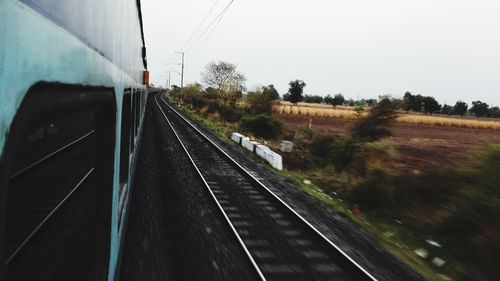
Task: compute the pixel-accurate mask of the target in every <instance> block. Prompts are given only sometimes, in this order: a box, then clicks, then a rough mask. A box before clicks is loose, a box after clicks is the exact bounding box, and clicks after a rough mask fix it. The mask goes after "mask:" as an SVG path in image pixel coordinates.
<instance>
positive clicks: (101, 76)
mask: <svg viewBox="0 0 500 281" xmlns="http://www.w3.org/2000/svg"><path fill="white" fill-rule="evenodd" d="M144 46H145V45H144V39H143V32H142V19H141V12H140V2H139V1H136V0H128V1H119V0H113V1H102V2H101V1H92V0H68V1H56V0H22V1H17V0H0V109H1V110H0V159H2V162H3V156H4V154H5V149H6V144H7V143H8V140H9V135H10V132H11V131H12V124H13V121H14V120H15V118H16V114H17V113H18V110H19V109H20V107H21V106H22V103H23V101H24V100H25V97H26V95H27V93H28V92H29V91H30V89H31V88H32V87H33V86H34V85H37V84H39V83H40V82H43V83H47V84H49V85H50V84H51V83H53V84H54V85H59V84H62V85H79V86H82V87H91V88H92V87H101V88H106V89H109V90H110V91H112V92H113V94H114V100H115V108H116V112H115V113H114V114H115V116H116V117H115V120H116V121H115V124H114V125H115V126H114V134H113V136H114V144H115V145H114V160H113V162H114V165H113V171H114V173H113V194H112V214H111V225H110V226H109V227H110V228H111V230H110V232H111V237H110V240H111V242H110V245H111V247H110V261H109V276H108V280H114V279H115V271H116V266H117V262H118V256H119V251H120V243H121V236H122V228H123V227H124V223H123V222H124V221H125V219H126V211H127V205H128V201H129V194H130V189H131V188H132V186H131V184H130V183H131V181H132V177H133V171H134V166H135V165H136V158H137V153H135V152H137V149H136V147H137V146H138V144H139V143H140V135H141V130H142V117H143V113H144V110H145V105H146V102H145V99H146V90H147V89H146V87H145V86H144V85H143V81H142V80H143V72H144V71H145V69H146V67H147V65H146V58H145V48H144ZM127 93H129V94H130V96H131V97H132V98H131V101H129V102H130V104H127V105H126V106H128V107H130V108H132V112H129V113H131V114H134V116H135V117H134V118H132V119H133V120H134V121H133V122H132V123H131V124H126V125H127V126H133V127H134V128H133V129H132V130H130V133H132V134H133V138H132V140H131V142H132V144H131V145H130V144H128V145H130V150H129V153H127V155H126V157H130V158H129V160H128V162H127V163H128V172H127V175H126V180H125V181H124V180H121V179H120V174H119V172H118V171H120V170H122V169H123V168H122V167H121V166H122V165H123V163H122V162H123V161H121V159H122V158H123V157H124V155H123V150H122V149H121V147H120V145H121V143H123V142H122V130H124V126H125V125H124V124H122V120H123V118H122V111H123V108H125V107H126V106H125V105H124V95H125V94H127ZM134 111H135V112H138V113H135V112H134ZM125 129H127V130H129V129H128V128H125ZM129 143H130V142H129ZM0 164H2V167H3V168H5V167H4V166H5V163H0ZM4 176H5V175H4ZM123 182H126V184H125V185H126V188H123V186H124V183H123ZM0 188H3V187H2V186H1V185H0ZM2 192H3V193H1V194H0V195H6V191H2ZM0 204H1V202H0ZM2 208H4V207H2ZM120 208H122V209H120ZM2 211H5V209H4V210H0V214H1V212H2ZM0 223H1V224H4V223H5V222H4V221H3V220H2V221H1V222H0ZM2 229H3V228H0V231H2ZM0 237H2V235H0ZM4 258H6V257H4ZM0 278H1V276H0Z"/></svg>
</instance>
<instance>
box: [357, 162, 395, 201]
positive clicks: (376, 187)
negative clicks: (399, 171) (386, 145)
mask: <svg viewBox="0 0 500 281" xmlns="http://www.w3.org/2000/svg"><path fill="white" fill-rule="evenodd" d="M391 179H392V176H391V173H390V170H389V169H388V168H387V167H386V166H384V165H383V164H382V163H369V164H368V165H367V170H366V177H365V178H364V179H363V180H362V181H361V182H360V183H359V184H357V185H356V186H355V187H354V188H353V189H352V190H351V191H350V192H349V194H348V199H349V201H351V202H353V203H357V204H359V205H360V206H361V207H363V208H366V209H368V210H374V209H377V208H379V207H380V206H386V205H391V204H392V196H393V193H394V192H393V185H392V182H391Z"/></svg>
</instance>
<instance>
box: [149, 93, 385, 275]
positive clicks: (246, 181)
mask: <svg viewBox="0 0 500 281" xmlns="http://www.w3.org/2000/svg"><path fill="white" fill-rule="evenodd" d="M156 103H157V106H158V109H159V110H160V111H161V113H162V114H163V116H164V118H165V121H166V122H167V123H168V125H169V126H170V128H171V129H172V131H173V132H174V134H175V135H176V137H177V139H178V141H179V143H180V144H181V146H182V147H183V150H184V151H185V153H186V154H187V156H188V157H189V159H190V160H191V163H192V165H193V167H194V169H196V171H197V173H198V174H199V175H200V177H201V179H202V180H203V182H204V183H205V185H206V187H207V190H208V192H209V193H210V195H211V196H212V198H213V199H214V201H215V204H216V205H217V207H218V208H219V209H220V211H221V213H222V215H223V216H224V218H225V220H226V221H227V222H228V225H229V227H230V228H231V230H232V231H233V232H234V234H235V236H236V239H237V240H238V242H239V243H240V245H241V247H242V248H243V250H244V251H245V253H246V254H247V256H248V258H249V260H250V262H251V263H252V264H253V266H254V268H255V270H256V271H257V273H258V275H259V277H260V279H261V280H376V279H375V278H374V277H373V276H372V275H370V273H368V272H367V271H366V270H365V269H363V268H362V267H361V266H360V265H359V264H357V263H356V262H355V261H354V260H353V259H351V258H350V257H349V256H348V255H347V254H345V253H344V252H343V251H342V250H341V249H340V248H339V247H338V246H337V245H335V244H334V243H332V242H331V241H329V240H328V239H327V238H326V237H325V236H324V235H323V234H321V233H320V232H319V231H318V230H317V229H316V228H314V227H313V226H312V225H311V224H309V223H308V222H307V221H306V220H305V219H304V218H302V217H301V216H300V215H299V214H298V213H296V212H295V211H294V210H293V209H291V208H290V207H289V206H288V205H287V204H286V203H285V202H283V201H282V200H281V199H280V198H279V197H277V196H276V195H275V194H274V193H272V192H271V191H270V190H269V189H268V188H267V187H266V186H265V185H263V184H262V183H261V182H260V181H259V180H258V179H257V178H255V177H254V176H253V175H252V174H251V173H250V172H248V171H247V170H245V169H244V168H243V167H242V166H241V165H239V164H238V163H237V162H236V161H235V160H233V159H232V158H231V157H230V156H229V155H228V154H226V153H225V152H224V151H223V150H222V149H221V148H219V147H218V146H217V145H216V144H215V143H214V142H213V141H211V140H210V139H209V138H208V137H207V136H206V135H204V134H203V133H202V132H201V131H200V130H198V129H197V128H196V127H195V126H194V125H193V124H192V123H191V122H189V121H188V120H187V119H186V118H184V117H183V116H182V115H181V114H179V113H178V112H177V111H176V110H175V109H174V108H172V107H171V106H170V105H169V104H167V103H166V102H165V100H163V98H158V97H157V98H156Z"/></svg>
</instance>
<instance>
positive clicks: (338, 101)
mask: <svg viewBox="0 0 500 281" xmlns="http://www.w3.org/2000/svg"><path fill="white" fill-rule="evenodd" d="M344 102H345V98H344V96H343V95H342V94H336V95H335V96H334V97H333V100H332V105H333V107H336V106H337V105H342V104H344Z"/></svg>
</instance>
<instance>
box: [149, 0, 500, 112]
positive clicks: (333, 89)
mask: <svg viewBox="0 0 500 281" xmlns="http://www.w3.org/2000/svg"><path fill="white" fill-rule="evenodd" d="M215 2H216V1H215V0H205V1H202V0H142V5H143V13H144V24H145V35H146V44H147V48H148V63H149V68H150V71H151V77H152V82H153V83H154V84H156V85H163V86H164V85H165V83H166V80H167V71H169V70H170V68H169V66H170V67H171V68H174V69H175V70H176V71H179V72H180V67H179V66H178V65H175V64H172V65H166V64H167V63H179V62H180V55H179V54H177V55H176V54H174V53H175V52H177V51H182V50H184V51H185V50H186V47H184V46H185V44H186V42H187V41H188V40H189V39H190V37H191V36H192V35H193V33H194V32H195V30H196V29H197V27H198V26H199V24H200V22H201V20H202V19H203V18H204V16H205V15H206V14H207V12H208V11H209V10H210V8H211V7H212V5H213V4H214V3H215ZM229 2H230V0H219V1H217V5H216V6H215V8H214V10H213V12H212V14H211V16H210V17H209V19H208V20H207V21H206V22H205V24H204V25H203V27H202V28H201V29H200V32H199V33H201V31H203V30H205V28H206V27H207V26H208V24H210V22H211V21H212V20H213V19H214V18H215V17H216V16H217V14H218V13H220V11H222V9H223V8H224V6H225V5H227V3H229ZM205 35H208V33H206V34H205ZM194 38H195V39H196V38H198V36H195V37H194ZM205 38H206V36H205V37H202V38H201V39H200V40H199V41H198V42H197V43H196V44H195V45H194V46H193V47H191V49H189V51H187V52H186V71H185V83H192V82H196V81H200V72H201V71H202V70H203V68H204V66H205V65H206V64H207V63H209V62H211V61H220V60H222V61H227V62H231V63H235V64H237V65H238V69H239V71H240V72H241V73H243V74H244V75H245V76H246V77H247V82H246V86H247V88H248V89H249V90H253V89H255V88H256V87H258V86H262V85H267V84H274V85H275V86H276V88H277V89H278V91H279V92H280V94H283V93H284V92H286V91H287V90H288V82H289V81H290V80H293V79H301V80H304V81H305V82H306V83H307V87H306V88H305V94H310V95H322V96H325V95H327V94H332V95H333V94H337V93H342V94H343V95H344V96H346V97H348V98H354V99H357V98H376V97H377V96H378V95H382V94H391V95H392V96H394V97H401V96H402V95H403V94H404V92H406V91H411V92H412V93H414V94H422V95H430V96H434V97H436V98H437V99H438V100H439V102H441V103H449V104H454V103H455V102H456V101H457V100H458V99H461V100H464V101H467V102H469V103H470V102H471V101H472V100H477V99H479V100H482V101H484V102H487V103H492V104H495V105H500V1H498V0H412V1H408V0H379V1H374V0H343V1H339V0H307V1H304V0H302V1H299V0H235V1H234V3H233V4H232V6H231V7H230V8H229V10H228V11H227V13H226V14H225V17H224V18H223V19H222V21H221V22H220V24H219V25H218V27H217V29H216V30H215V31H214V32H213V33H212V34H211V36H210V37H209V38H208V40H207V41H205ZM192 41H194V42H196V41H195V40H192ZM203 42H206V43H205V44H202V43H203ZM188 47H189V46H188ZM172 84H177V85H179V84H180V77H179V75H177V74H175V73H172Z"/></svg>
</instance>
